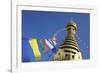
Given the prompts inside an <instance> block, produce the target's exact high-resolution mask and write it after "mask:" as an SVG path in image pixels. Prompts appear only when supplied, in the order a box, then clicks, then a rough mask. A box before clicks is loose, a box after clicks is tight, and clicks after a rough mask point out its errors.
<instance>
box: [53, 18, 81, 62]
mask: <svg viewBox="0 0 100 73" xmlns="http://www.w3.org/2000/svg"><path fill="white" fill-rule="evenodd" d="M76 29H77V25H76V23H75V22H74V19H72V20H71V21H70V22H69V23H68V24H67V26H66V32H67V35H66V37H65V39H64V41H63V42H62V44H61V45H60V46H59V48H58V51H57V52H56V54H55V56H54V60H81V59H82V56H81V52H80V49H79V47H78V44H77V41H76V38H75V34H76Z"/></svg>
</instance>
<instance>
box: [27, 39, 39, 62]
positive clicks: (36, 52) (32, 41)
mask: <svg viewBox="0 0 100 73" xmlns="http://www.w3.org/2000/svg"><path fill="white" fill-rule="evenodd" d="M29 44H30V46H31V48H32V51H33V53H34V56H35V59H36V60H40V59H41V53H40V51H39V47H38V42H37V39H35V38H33V39H30V40H29Z"/></svg>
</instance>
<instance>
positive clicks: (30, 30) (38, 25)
mask: <svg viewBox="0 0 100 73" xmlns="http://www.w3.org/2000/svg"><path fill="white" fill-rule="evenodd" d="M72 18H74V21H75V23H76V24H77V31H76V35H77V36H78V37H77V36H76V40H77V42H78V45H79V48H80V50H81V52H82V56H83V59H89V58H90V14H89V13H75V12H73V13H72V12H50V11H31V10H22V38H26V40H27V39H30V38H32V37H35V38H38V39H43V38H47V39H48V38H50V37H51V36H52V35H53V34H54V33H55V32H56V31H58V30H61V29H62V28H65V27H66V25H67V23H68V22H69V21H70V20H71V19H72ZM65 36H66V32H65V31H63V32H61V33H59V34H58V35H57V38H58V40H59V43H61V42H62V40H63V39H64V37H65ZM59 43H58V44H59ZM22 45H23V46H24V44H23V43H22ZM22 51H23V52H22V53H25V52H27V51H26V50H25V49H23V47H22ZM30 51H31V50H30ZM24 56H25V55H22V57H24ZM43 56H44V55H43ZM46 59H47V58H46V56H44V60H46Z"/></svg>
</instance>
